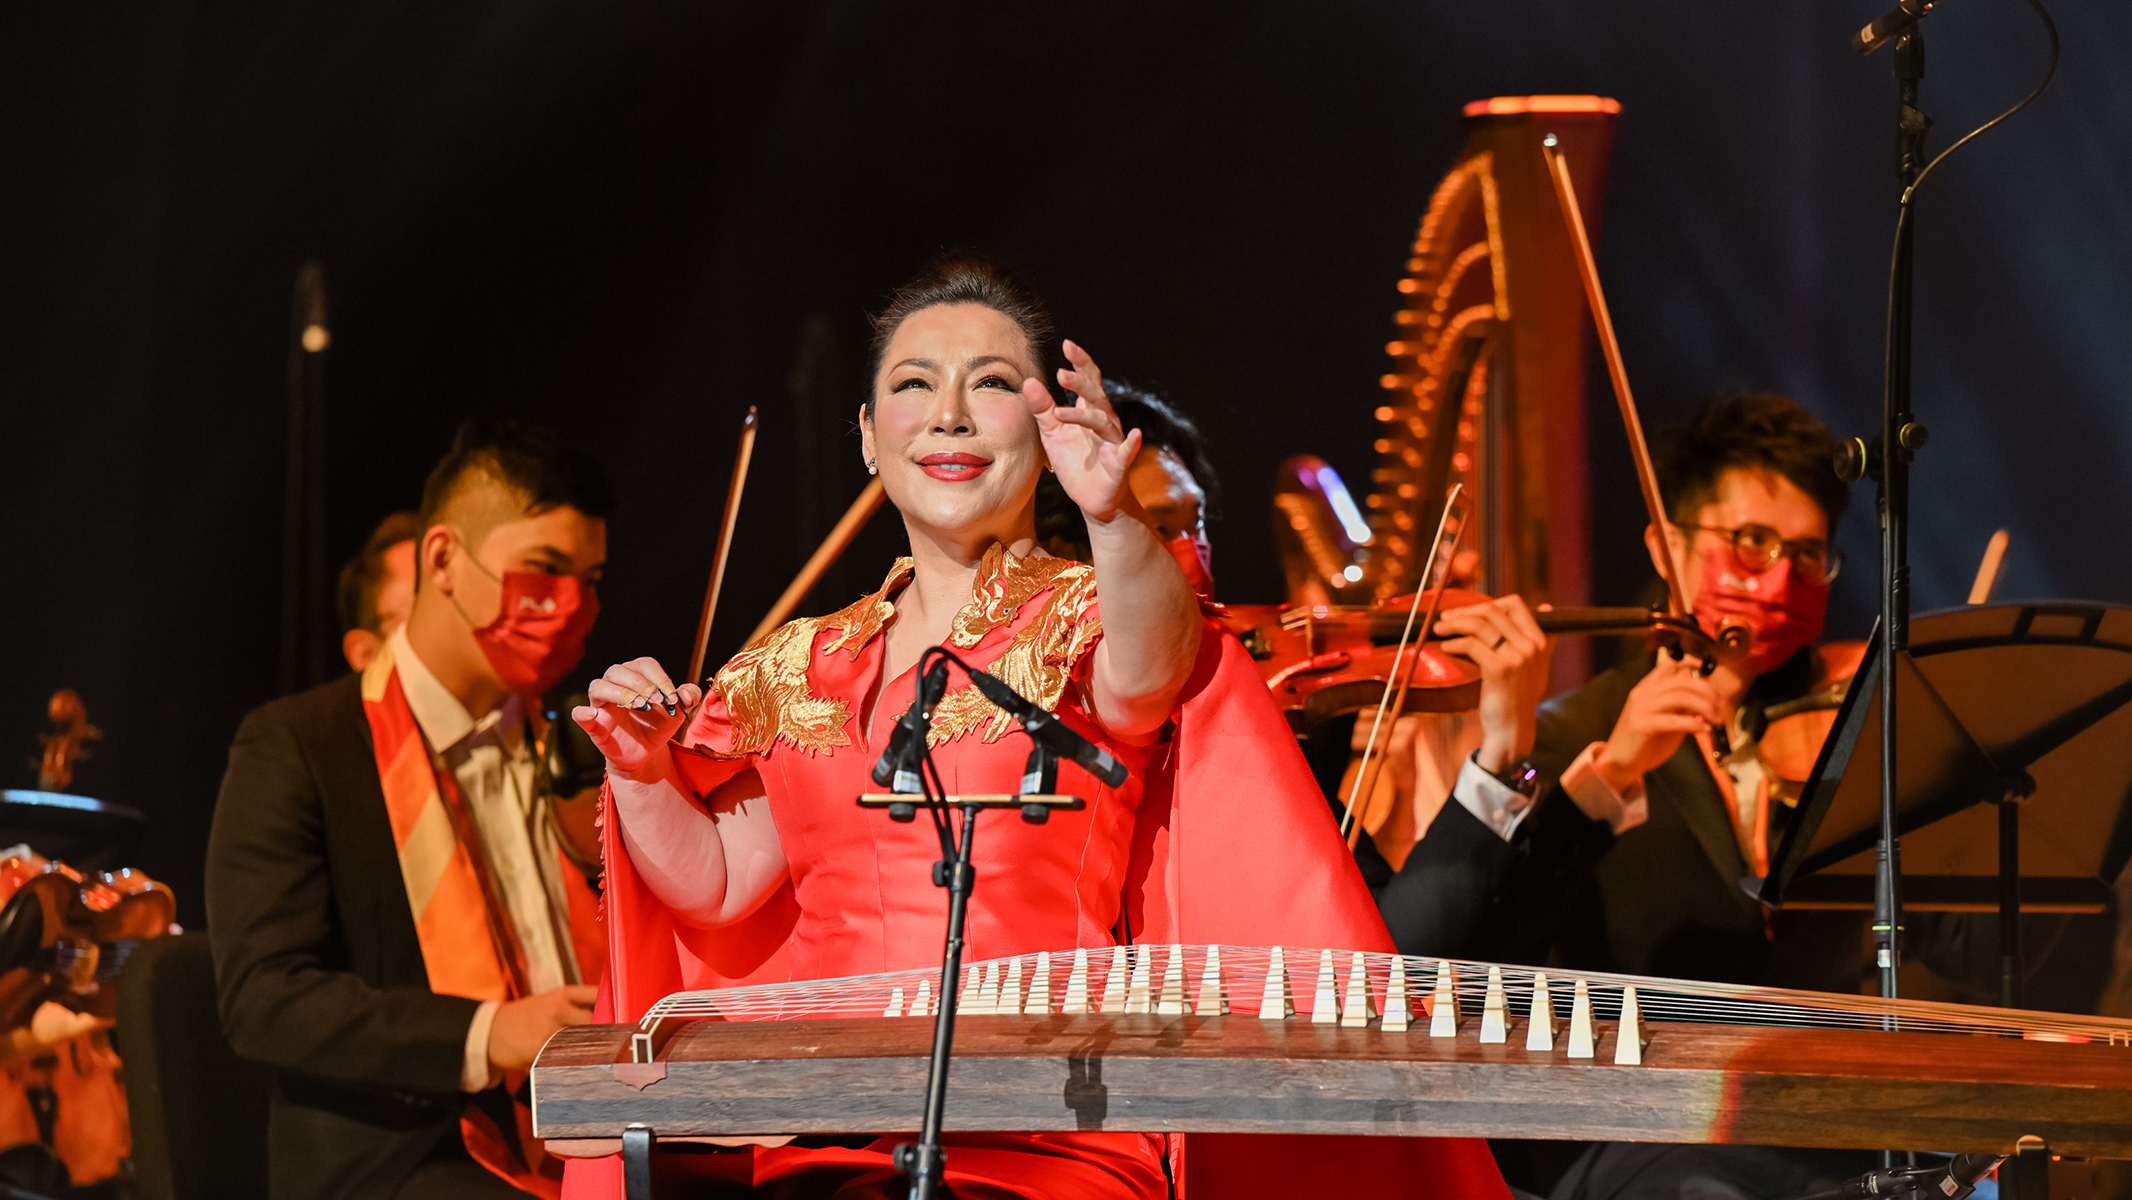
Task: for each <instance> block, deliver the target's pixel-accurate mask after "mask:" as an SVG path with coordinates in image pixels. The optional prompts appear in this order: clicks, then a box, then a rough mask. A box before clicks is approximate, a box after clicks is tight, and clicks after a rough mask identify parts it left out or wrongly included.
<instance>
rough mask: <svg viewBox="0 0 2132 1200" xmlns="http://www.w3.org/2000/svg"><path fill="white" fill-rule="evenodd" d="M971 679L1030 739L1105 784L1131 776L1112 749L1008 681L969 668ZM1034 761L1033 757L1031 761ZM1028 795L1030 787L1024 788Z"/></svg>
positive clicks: (1116, 784)
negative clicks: (1024, 693) (1071, 761)
mask: <svg viewBox="0 0 2132 1200" xmlns="http://www.w3.org/2000/svg"><path fill="white" fill-rule="evenodd" d="M969 676H970V682H971V683H973V684H975V685H977V690H978V691H979V692H981V693H983V694H984V697H985V699H987V700H990V701H991V702H992V703H994V704H996V705H998V706H999V707H1000V708H1003V709H1005V710H1006V711H1007V712H1008V713H1010V714H1012V715H1013V716H1014V718H1015V719H1016V720H1018V721H1020V722H1021V723H1022V732H1024V733H1026V734H1028V735H1029V740H1030V741H1032V742H1035V743H1036V744H1037V745H1039V746H1042V747H1045V748H1047V749H1049V750H1050V751H1051V752H1052V753H1053V754H1056V755H1058V756H1059V757H1060V758H1070V759H1072V760H1073V761H1074V762H1075V763H1077V764H1079V765H1080V767H1081V768H1082V769H1083V770H1085V771H1087V772H1088V773H1089V774H1090V775H1093V776H1095V777H1096V778H1097V779H1099V780H1101V781H1103V784H1104V786H1106V787H1114V788H1115V787H1123V786H1125V781H1126V779H1128V778H1129V777H1130V772H1128V771H1127V770H1126V769H1125V764H1124V763H1121V762H1119V761H1118V760H1117V759H1115V758H1112V757H1111V755H1110V752H1109V751H1107V750H1105V749H1103V748H1102V747H1101V746H1098V745H1096V744H1095V743H1094V742H1091V741H1089V740H1088V739H1087V738H1085V737H1082V736H1081V735H1080V734H1079V733H1078V732H1076V731H1075V730H1074V728H1073V727H1072V726H1070V725H1068V724H1066V722H1064V721H1061V720H1059V719H1058V718H1057V717H1056V716H1053V715H1052V714H1051V713H1048V712H1046V711H1044V710H1043V709H1042V708H1039V707H1038V706H1037V705H1036V704H1035V703H1034V702H1033V701H1031V700H1030V699H1028V698H1027V697H1025V696H1023V695H1022V694H1021V693H1020V692H1017V691H1015V690H1014V689H1013V688H1011V687H1008V686H1007V685H1006V684H1005V683H1003V682H1001V681H1000V680H998V679H996V678H994V677H993V676H991V675H988V674H986V673H985V672H983V671H979V670H975V669H969ZM1033 761H1034V760H1033V759H1032V762H1033ZM1022 793H1023V794H1024V795H1028V794H1030V793H1029V789H1028V788H1027V787H1024V788H1023V789H1022Z"/></svg>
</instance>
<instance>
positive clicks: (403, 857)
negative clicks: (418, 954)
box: [362, 642, 606, 1198]
mask: <svg viewBox="0 0 2132 1200" xmlns="http://www.w3.org/2000/svg"><path fill="white" fill-rule="evenodd" d="M362 692H363V715H364V717H365V718H367V719H368V721H369V723H370V737H371V744H372V747H373V749H374V750H375V752H376V754H377V764H378V782H379V784H380V785H381V786H382V788H383V790H384V793H385V811H386V814H387V816H388V817H389V818H390V820H391V822H392V840H393V845H394V848H395V849H396V850H397V851H398V853H399V859H400V876H401V879H402V880H403V881H404V882H405V883H406V885H407V903H408V907H409V908H410V909H411V910H412V911H413V914H414V919H415V937H416V940H417V941H418V942H419V943H420V944H421V947H422V965H423V967H424V969H425V970H426V972H427V973H428V975H429V989H430V990H431V991H432V992H435V993H437V994H438V995H440V996H463V997H465V998H467V999H469V1000H498V1001H507V1000H516V999H519V998H521V997H523V996H525V995H526V994H527V987H526V982H525V981H526V967H525V952H524V950H523V949H522V948H521V947H520V945H519V943H518V936H517V931H516V929H515V927H514V926H513V925H512V923H511V914H510V912H509V911H508V910H507V909H506V908H505V907H504V905H503V902H502V900H501V898H500V894H499V892H498V891H497V888H496V884H495V880H494V876H493V875H492V874H491V873H490V872H489V869H488V864H487V861H486V856H485V855H484V854H483V852H482V842H481V838H480V834H479V831H478V829H477V827H476V825H475V824H474V815H473V813H472V812H471V811H470V810H469V809H468V807H467V804H466V801H465V798H464V797H463V796H461V795H460V792H459V783H458V780H457V779H456V778H455V777H454V776H453V775H452V772H451V771H450V769H448V768H446V767H444V766H443V764H442V763H441V762H440V761H439V760H438V759H437V758H436V756H435V754H434V752H433V751H432V750H431V748H430V746H429V744H428V743H427V741H425V740H424V739H423V737H422V729H421V726H419V725H418V724H416V722H415V715H414V710H413V709H412V708H411V707H409V705H408V703H407V694H406V692H404V691H403V690H402V689H401V687H400V675H399V671H398V670H397V668H396V667H395V666H394V664H393V655H392V644H391V643H390V642H388V643H386V645H385V647H384V649H382V650H380V651H379V652H378V656H377V658H375V659H373V660H372V661H371V663H370V665H369V667H367V668H365V669H364V671H363V684H362ZM558 857H560V852H559V851H558ZM557 865H558V867H559V868H560V872H559V878H561V879H562V880H563V886H564V889H565V891H566V893H567V894H568V897H569V908H570V911H569V913H568V914H567V917H568V925H569V931H570V940H571V942H572V944H573V949H575V951H576V954H577V961H578V962H579V963H580V964H581V965H583V966H586V967H594V968H595V969H596V964H600V963H604V962H605V961H606V947H605V946H604V945H603V942H604V938H603V937H602V936H601V932H602V931H601V929H600V926H599V924H598V918H597V913H598V906H599V900H598V897H597V896H596V895H595V894H594V892H593V890H592V888H591V886H590V885H589V884H588V883H587V882H586V881H585V877H584V876H583V874H581V873H580V872H579V871H578V870H577V869H576V867H574V866H573V865H572V864H571V863H569V862H568V861H567V860H562V861H560V862H558V864H557ZM587 982H594V981H592V980H588V981H587ZM504 1086H505V1089H506V1090H507V1091H508V1092H509V1094H510V1095H511V1096H512V1097H513V1098H514V1099H513V1103H512V1105H511V1107H512V1109H513V1110H514V1112H513V1113H512V1114H510V1115H509V1116H506V1115H505V1114H503V1113H501V1112H499V1111H491V1110H492V1109H500V1108H501V1105H500V1104H481V1103H479V1102H478V1101H477V1102H476V1103H470V1104H469V1105H468V1106H467V1108H466V1112H465V1114H464V1115H463V1116H462V1117H461V1118H460V1130H461V1133H462V1135H463V1136H464V1137H465V1139H466V1147H467V1151H468V1152H469V1153H470V1154H472V1155H473V1156H474V1158H475V1159H476V1160H477V1161H478V1162H480V1163H481V1164H482V1165H483V1166H485V1167H487V1168H488V1169H489V1170H490V1171H493V1172H494V1173H496V1174H497V1175H498V1176H500V1177H502V1178H503V1179H505V1180H507V1181H509V1182H510V1183H511V1184H512V1185H513V1186H515V1187H517V1188H519V1189H520V1190H522V1191H526V1192H530V1193H532V1194H534V1195H537V1196H546V1197H551V1198H559V1197H560V1196H561V1195H562V1165H561V1163H560V1162H559V1161H558V1160H556V1159H553V1158H550V1157H549V1156H548V1155H547V1154H546V1153H545V1152H544V1151H543V1150H542V1148H541V1143H540V1142H539V1141H537V1140H536V1139H534V1137H533V1125H532V1112H531V1110H530V1109H529V1108H528V1107H527V1106H526V1104H525V1102H524V1101H523V1099H520V1097H523V1096H524V1095H525V1094H526V1093H525V1077H524V1076H523V1075H521V1074H518V1073H515V1072H514V1073H512V1074H511V1075H508V1076H506V1078H505V1080H504Z"/></svg>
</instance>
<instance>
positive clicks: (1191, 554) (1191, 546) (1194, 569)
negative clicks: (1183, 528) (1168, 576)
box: [1162, 533, 1214, 600]
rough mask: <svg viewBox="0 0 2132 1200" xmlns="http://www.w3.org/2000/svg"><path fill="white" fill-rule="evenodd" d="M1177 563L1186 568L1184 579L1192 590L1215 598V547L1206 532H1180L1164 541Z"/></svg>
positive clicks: (1209, 597)
mask: <svg viewBox="0 0 2132 1200" xmlns="http://www.w3.org/2000/svg"><path fill="white" fill-rule="evenodd" d="M1162 548H1163V549H1165V550H1167V551H1169V552H1170V557H1171V558H1174V559H1176V560H1177V565H1178V566H1179V567H1181V568H1183V569H1184V581H1185V582H1186V583H1189V584H1191V585H1192V590H1193V591H1195V592H1197V593H1199V594H1200V595H1202V596H1205V597H1206V598H1207V599H1209V600H1211V599H1213V598H1214V547H1213V546H1212V545H1210V544H1209V543H1208V542H1207V535H1206V534H1204V533H1180V534H1178V535H1177V536H1176V537H1173V538H1171V539H1170V540H1169V541H1166V542H1164V543H1162Z"/></svg>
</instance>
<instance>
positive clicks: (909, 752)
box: [873, 659, 948, 823]
mask: <svg viewBox="0 0 2132 1200" xmlns="http://www.w3.org/2000/svg"><path fill="white" fill-rule="evenodd" d="M947 690H948V664H947V660H946V659H942V660H940V662H939V663H937V664H936V665H935V666H934V667H933V669H932V670H930V671H927V672H926V673H925V675H924V676H923V677H922V678H920V679H919V681H918V689H917V695H916V696H915V697H913V698H912V701H911V706H910V708H909V709H908V710H907V711H905V712H904V714H903V715H902V716H900V717H898V718H896V725H895V729H894V730H893V731H892V732H891V733H890V734H889V736H888V748H887V749H885V750H883V751H882V752H881V757H880V758H879V759H877V760H876V761H875V762H874V769H873V781H874V785H875V786H876V787H886V788H888V790H890V791H891V792H895V793H897V794H899V795H904V796H916V795H920V794H923V793H924V791H925V779H924V777H923V776H921V775H920V774H919V769H920V767H921V765H922V764H923V762H924V760H925V743H926V739H927V738H929V737H931V736H932V732H933V707H934V706H935V705H937V704H939V703H940V698H941V697H942V696H944V695H946V694H947ZM888 819H889V820H891V821H900V822H905V823H908V822H910V821H915V820H917V819H918V807H917V805H915V804H891V805H889V806H888Z"/></svg>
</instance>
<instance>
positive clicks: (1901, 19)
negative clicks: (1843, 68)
mask: <svg viewBox="0 0 2132 1200" xmlns="http://www.w3.org/2000/svg"><path fill="white" fill-rule="evenodd" d="M1936 3H1938V0H1902V2H1901V3H1900V4H1897V5H1896V6H1895V7H1894V8H1893V9H1890V10H1889V11H1888V12H1885V13H1883V14H1881V15H1880V16H1878V17H1875V18H1873V22H1872V23H1871V24H1869V25H1867V26H1866V27H1865V28H1864V29H1861V30H1859V31H1858V32H1857V33H1854V34H1852V35H1851V49H1853V50H1856V51H1857V52H1859V53H1860V54H1871V53H1872V52H1874V51H1875V50H1878V49H1880V48H1881V47H1882V46H1885V45H1887V44H1888V43H1889V42H1892V41H1894V40H1895V39H1896V38H1899V37H1901V36H1902V35H1904V34H1906V33H1908V32H1910V31H1911V30H1912V29H1915V28H1916V27H1917V23H1918V22H1919V21H1922V20H1924V19H1925V14H1926V13H1929V12H1931V11H1932V6H1933V5H1934V4H1936Z"/></svg>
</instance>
